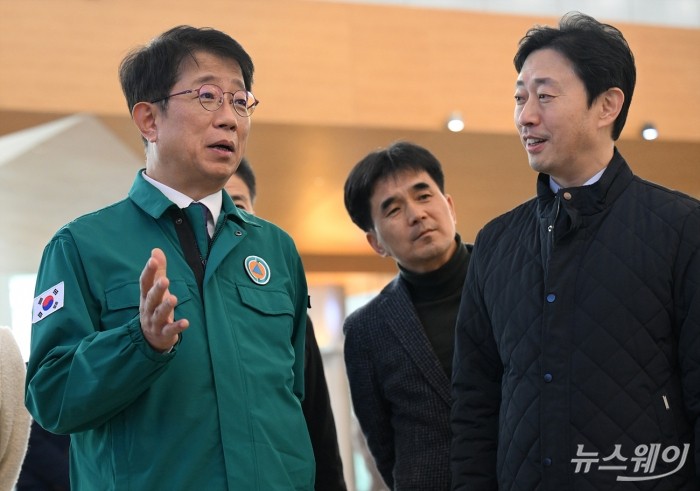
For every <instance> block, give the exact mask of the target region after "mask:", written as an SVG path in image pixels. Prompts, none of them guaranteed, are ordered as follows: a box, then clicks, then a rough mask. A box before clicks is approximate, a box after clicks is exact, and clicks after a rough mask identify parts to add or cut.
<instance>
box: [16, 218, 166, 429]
mask: <svg viewBox="0 0 700 491" xmlns="http://www.w3.org/2000/svg"><path fill="white" fill-rule="evenodd" d="M147 259H148V258H144V265H145V263H146V260H147ZM90 267H92V268H99V265H91V266H90ZM134 280H135V281H136V282H138V276H137V277H136V278H134ZM61 282H62V283H63V286H64V288H63V305H62V306H59V307H60V308H56V310H55V311H54V312H52V313H51V314H50V315H47V316H45V317H43V318H42V319H41V320H38V321H36V322H34V323H33V325H32V336H31V350H30V357H29V364H28V367H27V379H26V396H25V403H26V406H27V408H28V409H29V412H30V413H31V414H32V415H33V416H34V418H35V419H36V421H37V422H38V423H39V424H40V425H41V426H42V427H44V428H46V429H47V430H49V431H51V432H53V433H59V434H60V433H75V432H80V431H84V430H87V429H92V428H96V427H99V426H101V425H103V424H104V423H106V422H107V421H109V420H110V419H111V418H112V417H113V416H114V415H115V414H117V413H119V412H120V411H122V410H124V408H126V407H128V406H129V405H130V404H131V403H132V402H133V401H134V400H135V399H136V398H137V397H138V396H139V395H140V394H142V393H143V392H144V391H146V390H147V389H148V388H149V387H150V385H151V384H152V383H153V381H154V380H156V379H157V378H158V376H159V374H160V373H162V371H163V370H164V369H165V368H166V364H167V362H168V361H169V360H170V359H172V357H174V356H175V353H174V352H173V353H170V354H160V353H158V352H156V351H155V350H153V349H152V348H151V347H150V345H148V343H147V342H146V340H145V338H144V337H143V334H142V332H141V325H140V320H139V317H138V302H139V292H138V289H136V293H135V294H136V298H135V299H134V302H135V306H136V308H135V311H136V315H135V317H134V318H132V319H131V320H130V321H129V322H128V323H126V324H125V325H121V326H116V327H114V328H111V329H107V330H103V329H101V327H102V326H101V325H100V314H101V311H100V309H101V307H100V302H99V300H98V299H97V297H96V295H94V294H93V292H91V290H90V284H89V282H88V279H87V275H86V272H85V265H84V264H83V263H82V261H81V258H80V255H79V253H78V251H77V249H76V247H75V244H74V243H73V241H72V238H71V236H70V234H68V233H67V232H63V233H62V234H59V235H57V236H56V237H54V239H52V241H51V242H50V243H49V244H48V245H47V246H46V249H45V250H44V255H43V257H42V261H41V265H40V268H39V273H38V276H37V283H36V294H37V295H39V294H40V293H42V292H44V291H45V290H47V289H49V288H52V287H53V286H54V285H58V284H60V283H61Z"/></svg>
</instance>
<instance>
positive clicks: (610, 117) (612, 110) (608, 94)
mask: <svg viewBox="0 0 700 491" xmlns="http://www.w3.org/2000/svg"><path fill="white" fill-rule="evenodd" d="M598 97H599V100H600V113H599V114H600V117H599V118H600V119H599V120H600V126H601V127H604V126H612V125H613V124H614V123H615V120H616V119H617V116H618V115H619V114H620V111H622V104H623V103H624V102H625V94H624V92H622V90H621V89H619V88H617V87H612V88H610V89H608V90H606V91H605V92H603V93H602V94H600V96H598Z"/></svg>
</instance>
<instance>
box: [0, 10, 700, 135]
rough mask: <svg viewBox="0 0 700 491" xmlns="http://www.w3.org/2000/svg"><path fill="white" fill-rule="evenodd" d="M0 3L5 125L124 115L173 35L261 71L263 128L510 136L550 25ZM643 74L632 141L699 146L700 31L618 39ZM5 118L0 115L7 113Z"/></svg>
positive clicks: (521, 20) (441, 15)
mask: <svg viewBox="0 0 700 491" xmlns="http://www.w3.org/2000/svg"><path fill="white" fill-rule="evenodd" d="M207 5H208V6H210V7H209V9H203V8H202V5H201V4H200V3H197V2H192V1H182V0H177V1H166V0H148V1H136V0H115V1H100V0H61V1H60V2H56V1H52V0H24V1H22V2H19V1H16V0H0V112H1V111H8V110H15V111H30V112H34V111H36V112H56V113H73V112H92V113H96V114H100V115H103V114H107V115H118V114H124V102H123V100H122V96H121V91H120V89H119V86H118V82H117V76H116V70H117V65H118V63H119V61H120V60H121V58H122V57H123V56H124V54H125V53H126V52H127V51H128V50H129V49H130V48H132V47H133V46H135V45H138V44H142V43H144V42H147V41H148V39H150V38H151V37H152V36H153V35H155V34H157V33H159V32H161V31H162V30H165V29H167V28H169V27H171V26H173V25H175V24H180V23H188V24H193V25H210V26H214V27H217V28H220V29H223V30H225V31H227V32H229V33H231V34H232V35H233V36H234V37H236V38H237V39H238V40H239V41H241V43H242V44H243V45H244V46H245V47H246V48H247V49H248V50H249V51H250V52H251V54H252V56H253V58H254V61H255V63H256V66H257V73H256V80H257V82H256V84H255V93H256V94H257V95H258V97H259V98H260V99H261V100H262V101H263V103H262V104H261V106H260V109H259V111H258V113H257V114H256V116H255V117H256V119H258V120H260V121H264V122H272V123H282V124H322V125H339V126H355V127H370V128H382V127H383V128H405V129H416V130H438V129H440V128H441V127H442V125H443V123H444V121H445V119H446V117H447V115H448V114H449V112H451V111H452V110H459V111H461V112H462V113H463V114H464V116H465V118H466V122H467V129H468V130H469V131H475V132H488V133H510V132H512V131H513V129H512V128H513V125H512V107H513V104H512V92H513V83H514V80H515V75H516V74H515V72H514V69H513V67H512V57H513V54H514V51H515V48H516V45H517V42H518V40H519V38H520V37H521V36H522V34H523V33H524V32H525V31H526V29H527V28H528V27H530V26H531V25H532V24H534V23H536V22H541V23H554V22H555V19H551V18H549V19H548V18H533V17H524V16H512V15H510V16H509V15H498V14H486V13H474V12H464V11H449V10H429V9H417V8H402V7H396V6H377V5H361V4H343V3H335V2H332V3H327V2H313V1H304V0H265V1H259V0H236V1H230V0H209V1H208V2H207ZM619 26H620V27H621V28H622V29H623V31H624V32H625V34H626V35H627V37H628V39H629V41H630V44H631V45H632V47H633V49H634V51H635V54H636V57H637V62H638V65H639V84H638V89H637V94H636V96H635V102H634V104H633V105H632V111H631V113H630V122H629V129H627V131H628V132H632V133H635V132H636V131H637V130H638V129H639V127H641V124H642V123H643V122H644V121H647V120H650V121H654V122H655V123H656V124H657V125H658V127H659V129H660V131H661V134H662V136H663V137H665V138H667V139H671V140H695V141H697V140H700V112H698V111H697V110H695V109H694V107H695V104H692V101H694V100H695V98H696V94H695V91H696V88H697V87H698V86H700V56H698V55H697V53H696V50H697V46H700V30H697V29H672V28H665V27H649V26H637V25H624V24H620V25H619ZM0 114H1V113H0Z"/></svg>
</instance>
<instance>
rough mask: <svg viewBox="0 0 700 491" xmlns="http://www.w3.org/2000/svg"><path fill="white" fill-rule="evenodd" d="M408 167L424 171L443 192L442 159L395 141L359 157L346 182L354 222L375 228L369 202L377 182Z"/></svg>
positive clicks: (346, 199) (348, 201)
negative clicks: (361, 157)
mask: <svg viewBox="0 0 700 491" xmlns="http://www.w3.org/2000/svg"><path fill="white" fill-rule="evenodd" d="M407 170H412V171H416V172H420V171H425V172H426V173H427V174H428V175H429V176H430V177H431V178H432V179H433V181H435V184H437V186H438V188H439V189H440V192H441V193H443V194H444V192H445V176H444V174H443V172H442V166H441V165H440V161H438V159H437V158H436V157H435V156H434V155H433V154H432V153H430V152H429V151H428V150H427V149H425V148H423V147H421V146H419V145H416V144H414V143H409V142H405V141H399V142H395V143H393V144H392V145H391V146H389V147H387V148H385V149H380V150H377V151H374V152H372V153H370V154H368V155H367V156H366V157H364V158H363V159H362V160H360V161H359V162H358V163H357V164H355V167H353V169H352V170H351V171H350V174H349V175H348V178H347V179H346V181H345V209H346V210H347V211H348V214H349V215H350V218H351V219H352V221H353V222H354V223H355V225H357V226H358V227H360V228H361V229H362V230H364V231H365V232H369V231H370V230H372V229H373V228H374V223H373V222H372V210H371V206H370V201H371V199H372V194H373V193H374V188H375V186H376V184H377V182H378V181H380V180H381V179H384V178H386V177H389V176H394V175H397V174H399V173H401V172H404V171H407Z"/></svg>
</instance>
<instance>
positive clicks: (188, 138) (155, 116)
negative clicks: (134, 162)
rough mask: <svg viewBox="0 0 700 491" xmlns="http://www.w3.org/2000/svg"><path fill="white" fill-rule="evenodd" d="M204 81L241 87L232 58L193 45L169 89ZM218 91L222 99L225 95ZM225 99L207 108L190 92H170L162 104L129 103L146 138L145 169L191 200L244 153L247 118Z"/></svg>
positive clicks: (220, 181) (220, 180)
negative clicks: (192, 50)
mask: <svg viewBox="0 0 700 491" xmlns="http://www.w3.org/2000/svg"><path fill="white" fill-rule="evenodd" d="M204 83H210V84H215V85H218V86H219V87H221V88H222V89H223V90H224V92H232V93H233V92H235V91H237V90H241V89H245V86H244V83H243V74H242V72H241V69H240V66H239V65H238V63H237V62H236V61H234V60H230V59H224V58H220V57H217V56H215V55H212V54H209V53H206V52H202V51H198V52H196V53H195V54H194V59H192V58H186V59H185V61H184V62H183V64H182V68H181V71H180V74H179V78H178V81H177V82H176V83H175V86H174V87H173V88H172V89H171V91H170V93H171V94H174V93H177V92H181V91H184V90H190V89H198V88H199V87H201V85H202V84H204ZM224 97H225V98H226V102H228V99H229V98H230V97H231V95H230V94H226V95H225V96H224ZM226 102H225V103H224V104H223V105H222V106H221V107H220V108H219V109H217V110H216V111H207V110H205V109H204V108H203V107H202V105H201V104H200V103H199V100H198V96H197V93H196V92H192V93H189V94H182V95H177V96H174V97H170V98H169V99H168V103H167V109H166V110H163V109H162V107H161V106H160V105H159V104H153V103H145V102H141V103H139V104H137V105H136V106H134V111H133V114H134V121H135V122H136V123H137V125H138V126H139V128H140V129H141V133H142V135H143V136H144V138H146V139H147V140H148V141H149V143H148V148H147V151H146V155H147V159H146V174H148V175H149V176H150V177H152V178H154V179H155V180H157V181H159V182H162V183H163V184H166V185H168V186H170V187H172V188H174V189H176V190H178V191H180V192H182V193H184V194H185V195H187V196H189V197H190V198H192V199H195V200H198V199H201V198H203V197H205V196H208V195H210V194H213V193H215V192H216V191H219V190H221V189H222V188H223V187H224V185H225V184H226V181H227V180H228V179H229V177H230V176H231V175H232V174H233V173H234V172H235V170H236V167H237V166H238V163H239V162H240V160H241V158H242V157H243V154H244V153H245V147H246V142H247V139H248V133H249V131H250V118H249V117H243V116H239V115H238V114H236V112H235V111H234V110H233V108H232V106H231V105H230V104H228V103H226ZM149 114H150V116H149Z"/></svg>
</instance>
